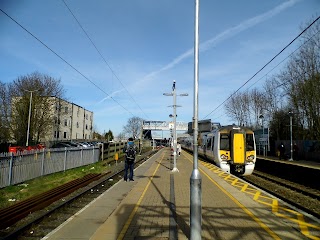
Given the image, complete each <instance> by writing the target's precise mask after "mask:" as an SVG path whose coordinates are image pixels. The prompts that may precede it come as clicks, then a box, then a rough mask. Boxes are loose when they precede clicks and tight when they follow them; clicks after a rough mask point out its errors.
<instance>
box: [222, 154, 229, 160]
mask: <svg viewBox="0 0 320 240" xmlns="http://www.w3.org/2000/svg"><path fill="white" fill-rule="evenodd" d="M220 158H221V160H228V156H226V155H224V154H221V155H220Z"/></svg>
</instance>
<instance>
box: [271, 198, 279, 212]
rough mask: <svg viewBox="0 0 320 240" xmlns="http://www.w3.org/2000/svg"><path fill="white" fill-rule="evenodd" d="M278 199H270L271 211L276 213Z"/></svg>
mask: <svg viewBox="0 0 320 240" xmlns="http://www.w3.org/2000/svg"><path fill="white" fill-rule="evenodd" d="M278 207H279V206H278V200H277V199H273V201H272V212H273V213H276V212H278Z"/></svg>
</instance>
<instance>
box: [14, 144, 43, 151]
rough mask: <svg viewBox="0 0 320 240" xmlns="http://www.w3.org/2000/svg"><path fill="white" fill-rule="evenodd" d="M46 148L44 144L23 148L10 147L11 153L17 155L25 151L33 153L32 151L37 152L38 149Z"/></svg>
mask: <svg viewBox="0 0 320 240" xmlns="http://www.w3.org/2000/svg"><path fill="white" fill-rule="evenodd" d="M43 148H45V146H44V145H42V144H37V145H34V146H28V147H21V146H14V147H9V152H13V153H17V152H23V151H31V150H37V149H39V150H40V149H43Z"/></svg>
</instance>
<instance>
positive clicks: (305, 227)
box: [189, 159, 320, 240]
mask: <svg viewBox="0 0 320 240" xmlns="http://www.w3.org/2000/svg"><path fill="white" fill-rule="evenodd" d="M189 160H190V159H189ZM202 165H203V166H205V167H207V166H210V165H212V164H208V163H202ZM211 169H214V170H212V172H214V173H219V174H218V175H219V176H222V172H223V171H222V170H221V169H220V168H218V167H212V166H210V170H211ZM223 173H224V172H223ZM223 178H224V179H225V180H226V181H227V182H229V183H230V184H231V185H233V186H235V187H238V188H239V189H240V190H241V191H243V192H245V193H247V194H251V195H253V196H254V197H253V199H254V200H255V201H256V202H259V203H261V204H264V205H266V206H270V207H271V209H272V213H273V214H275V215H276V216H277V217H281V218H285V219H287V220H290V221H292V222H293V223H296V224H298V225H299V227H300V232H301V233H302V234H303V235H305V236H306V237H308V238H310V239H314V240H320V238H319V237H317V236H314V235H311V233H310V231H309V228H313V229H316V230H320V228H319V227H318V226H316V225H313V224H310V223H307V222H306V221H305V220H304V216H303V215H302V214H301V213H299V212H297V211H295V210H293V209H290V208H287V207H281V206H279V202H278V200H277V199H275V198H271V197H269V196H265V195H262V194H261V192H260V191H258V190H257V189H254V188H249V187H247V186H246V185H247V184H245V183H243V182H241V181H239V182H238V180H237V178H235V179H234V180H232V178H231V177H230V179H229V178H228V177H223ZM250 191H252V192H250ZM254 191H257V192H255V193H254ZM264 199H265V200H269V201H271V202H272V203H268V202H265V201H263V200H264ZM279 211H283V212H285V213H290V214H292V215H295V216H296V217H297V218H293V217H290V216H288V215H285V214H283V213H280V212H279Z"/></svg>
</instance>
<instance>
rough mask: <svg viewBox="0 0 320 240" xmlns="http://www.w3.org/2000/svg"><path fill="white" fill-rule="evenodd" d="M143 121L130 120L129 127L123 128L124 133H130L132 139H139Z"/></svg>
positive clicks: (136, 118) (139, 119) (137, 119)
mask: <svg viewBox="0 0 320 240" xmlns="http://www.w3.org/2000/svg"><path fill="white" fill-rule="evenodd" d="M142 122H143V119H142V118H139V117H132V118H129V120H128V123H127V125H125V126H124V127H123V130H124V132H126V133H128V134H129V136H130V137H133V138H134V139H135V138H138V137H139V135H140V132H141V127H142Z"/></svg>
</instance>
